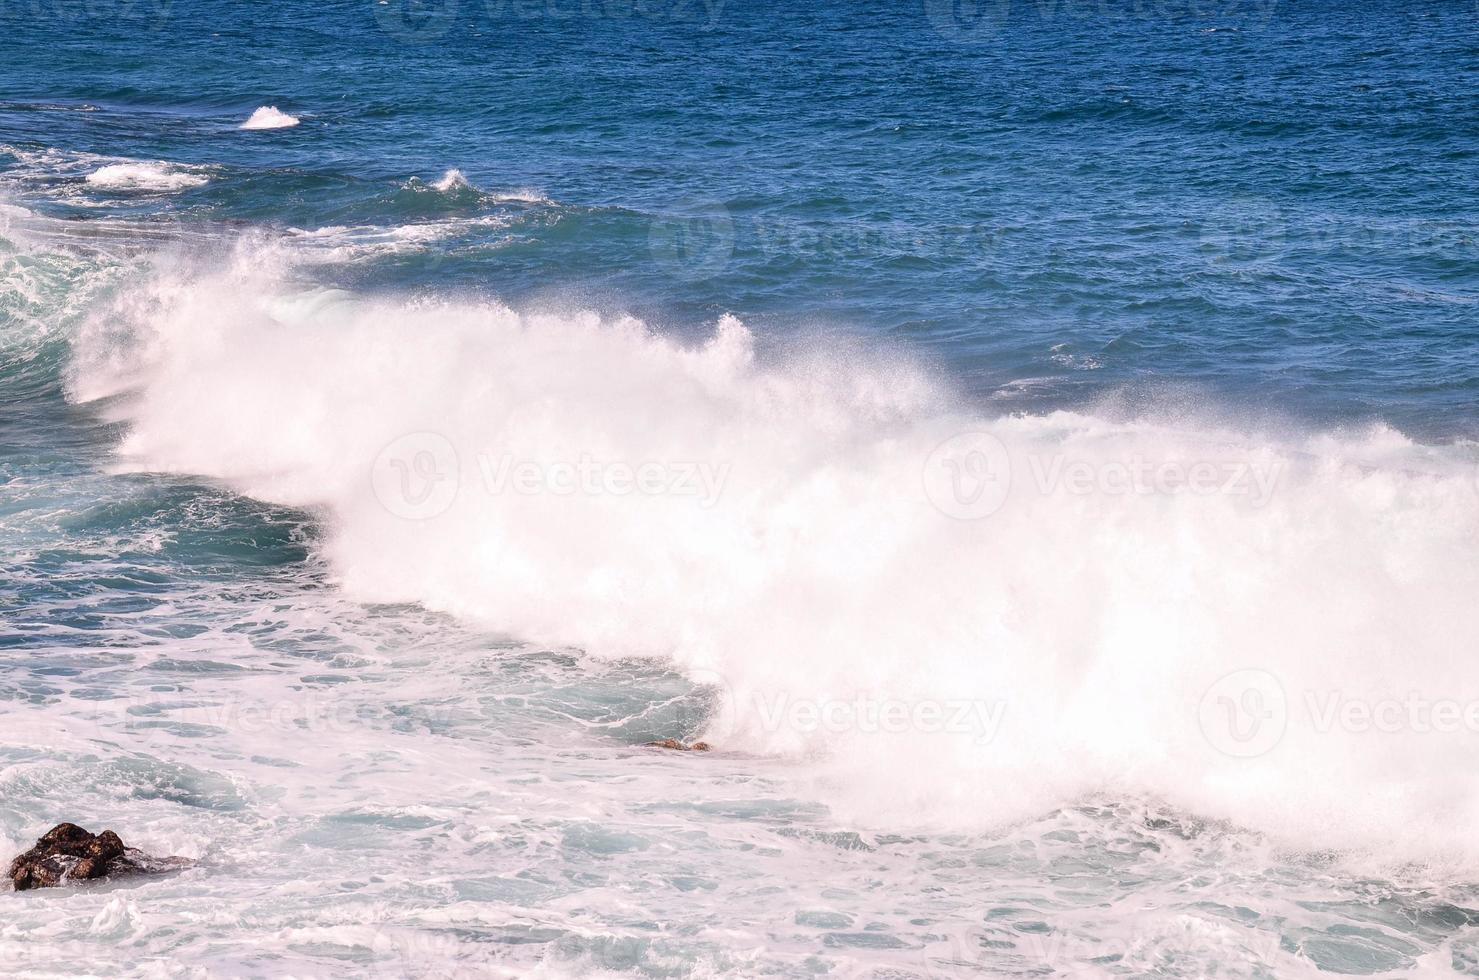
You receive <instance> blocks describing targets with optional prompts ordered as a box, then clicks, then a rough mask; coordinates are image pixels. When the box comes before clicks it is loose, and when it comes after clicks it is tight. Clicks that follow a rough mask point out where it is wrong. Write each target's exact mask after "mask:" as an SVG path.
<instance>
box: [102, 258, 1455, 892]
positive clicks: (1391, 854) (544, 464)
mask: <svg viewBox="0 0 1479 980" xmlns="http://www.w3.org/2000/svg"><path fill="white" fill-rule="evenodd" d="M284 255H285V253H284V252H282V251H281V250H280V249H272V248H266V247H263V246H261V245H244V246H242V248H241V250H240V251H239V253H238V254H237V256H236V260H235V261H234V262H231V263H228V265H227V268H226V269H225V270H224V271H218V272H215V273H212V274H209V275H196V274H193V273H187V272H186V271H183V270H179V269H173V268H170V267H168V266H164V267H162V268H161V269H160V270H159V273H158V275H157V276H155V277H153V278H152V279H150V280H149V281H148V282H147V283H144V284H141V285H140V286H139V287H138V288H137V290H135V291H133V292H129V293H125V294H123V295H121V296H120V297H119V299H118V301H117V303H116V304H115V305H113V306H111V307H109V308H108V309H106V310H101V311H99V313H98V315H97V317H96V319H95V322H94V323H93V325H92V327H91V328H90V329H88V330H85V331H84V332H83V333H82V334H81V336H80V337H79V338H78V339H77V342H76V345H75V352H76V371H75V378H74V383H73V390H74V394H75V396H76V397H77V398H79V399H83V400H86V399H91V398H96V397H100V396H103V395H110V394H116V393H119V392H125V391H131V392H133V397H132V399H131V400H127V401H125V402H124V403H123V407H122V409H121V410H122V411H123V412H124V413H125V415H126V417H127V419H128V420H129V421H130V423H131V427H130V430H129V433H128V436H127V438H126V439H125V440H124V441H123V444H122V446H121V450H120V466H122V467H124V468H128V469H137V470H155V471H170V472H188V473H198V474H206V475H209V476H211V477H214V478H217V479H221V480H225V481H228V482H229V483H230V484H231V485H233V486H235V487H237V488H239V489H240V490H241V491H242V492H244V493H247V494H250V495H253V496H257V497H260V498H263V499H266V500H271V501H276V502H281V503H285V504H290V505H296V506H304V507H314V508H319V509H321V511H322V512H323V513H324V514H326V515H327V519H326V521H325V527H326V538H325V540H324V543H323V545H322V549H323V553H324V555H325V557H326V558H327V559H328V560H329V562H330V564H331V567H332V568H333V569H334V571H335V575H336V577H337V579H338V581H339V582H340V583H341V584H342V586H343V587H344V588H345V589H346V590H348V592H349V593H350V594H351V595H353V596H356V597H359V598H362V599H366V600H374V601H382V602H405V601H411V602H421V603H424V604H426V605H427V606H429V607H431V608H433V609H437V610H445V611H448V612H451V613H453V614H456V615H457V616H459V617H463V618H465V619H467V620H469V621H472V622H476V623H479V624H486V625H489V626H492V627H495V628H497V629H499V630H505V631H509V632H511V633H514V634H517V635H521V636H524V637H528V638H532V639H537V640H539V641H541V642H548V643H559V644H570V645H576V646H579V647H583V648H585V649H586V650H588V651H590V652H591V653H593V654H595V655H598V656H601V657H624V656H632V655H650V656H660V657H670V658H672V659H673V660H674V661H675V662H677V663H678V664H680V665H682V666H683V667H684V668H685V669H686V670H688V671H690V672H691V673H692V675H693V676H694V677H695V678H696V679H699V680H701V681H704V682H707V683H712V684H713V685H714V686H715V687H716V689H717V690H718V691H720V692H721V693H722V694H723V696H724V699H725V700H724V705H723V708H722V709H721V710H720V711H719V713H718V715H717V716H716V717H715V718H714V719H713V720H712V723H711V724H710V727H709V731H708V733H707V734H708V737H709V738H710V739H711V740H712V741H714V742H716V743H717V744H719V745H720V746H721V747H722V748H724V749H729V750H744V751H748V752H757V753H766V754H772V755H776V756H780V757H783V758H790V759H794V760H796V764H795V765H794V766H792V767H791V768H790V772H791V773H792V775H793V776H794V778H795V780H796V782H797V784H798V786H799V787H801V788H803V789H804V790H805V791H806V792H808V793H811V794H813V795H815V796H816V797H817V798H820V799H823V800H825V801H826V802H828V803H829V804H830V805H831V806H832V807H833V809H834V812H837V813H838V814H840V815H842V817H843V818H845V819H846V818H850V819H854V820H857V821H859V822H863V823H877V824H881V825H886V826H891V827H898V826H906V825H911V824H918V823H933V824H941V825H947V826H951V827H973V828H974V827H986V826H1000V825H1002V824H1004V823H1008V822H1012V821H1016V820H1020V819H1023V818H1025V817H1028V816H1031V815H1034V814H1038V813H1043V812H1046V811H1048V810H1049V809H1051V808H1053V807H1055V806H1058V805H1061V804H1064V803H1067V802H1071V801H1075V800H1082V799H1086V798H1094V797H1096V796H1097V795H1101V794H1109V795H1111V796H1113V797H1130V798H1148V799H1153V800H1164V801H1168V802H1170V803H1172V804H1174V805H1176V806H1178V807H1181V808H1184V809H1186V810H1189V811H1190V812H1193V813H1197V814H1200V815H1202V816H1205V817H1211V818H1223V819H1227V820H1231V821H1234V822H1236V823H1238V824H1242V825H1244V826H1248V827H1252V828H1256V829H1259V830H1263V831H1267V832H1269V833H1271V834H1272V835H1273V836H1274V839H1275V840H1278V841H1281V842H1285V843H1290V844H1293V845H1296V846H1302V847H1319V848H1323V847H1333V848H1349V849H1352V850H1353V853H1357V854H1361V853H1364V854H1368V855H1372V856H1373V857H1374V859H1377V860H1381V861H1403V860H1419V859H1429V860H1434V861H1438V862H1444V863H1449V864H1457V865H1461V866H1464V867H1467V868H1471V869H1472V868H1475V867H1479V843H1476V841H1475V837H1474V834H1473V832H1472V828H1473V827H1474V826H1475V825H1476V823H1479V776H1475V775H1474V773H1475V771H1476V765H1475V763H1476V762H1479V738H1476V735H1475V733H1474V732H1471V731H1468V730H1466V729H1464V727H1463V725H1464V724H1465V721H1464V719H1465V718H1467V717H1468V715H1466V714H1464V712H1465V711H1467V710H1469V706H1471V705H1475V704H1479V678H1476V676H1475V673H1474V671H1473V669H1472V646H1473V637H1474V636H1475V635H1479V606H1476V604H1475V603H1474V601H1473V599H1474V596H1475V595H1479V560H1476V558H1479V547H1476V542H1479V484H1476V481H1475V479H1474V470H1473V466H1472V464H1473V461H1474V459H1473V453H1472V447H1468V448H1466V447H1449V448H1436V449H1435V448H1430V447H1423V446H1420V445H1416V444H1414V443H1412V442H1411V441H1409V440H1408V439H1406V438H1405V437H1403V436H1402V435H1400V434H1399V433H1396V432H1394V431H1391V430H1389V429H1383V428H1376V429H1373V430H1369V431H1361V432H1348V433H1333V434H1325V435H1319V436H1301V435H1295V434H1287V435H1283V436H1279V435H1274V434H1268V433H1264V434H1259V435H1257V436H1256V437H1255V436H1253V435H1250V434H1248V433H1243V432H1239V431H1233V430H1224V429H1219V428H1216V427H1212V426H1205V425H1203V426H1198V425H1196V424H1193V423H1191V422H1189V421H1188V420H1186V419H1185V418H1181V419H1177V420H1175V422H1174V424H1172V422H1170V421H1167V420H1161V421H1154V420H1137V421H1112V420H1110V419H1108V418H1103V417H1098V416H1095V415H1093V414H1079V413H1068V412H1061V413H1056V414H1053V415H1049V416H1042V417H1014V418H987V417H983V416H982V415H980V414H979V413H977V412H976V411H974V410H972V409H971V408H970V407H968V406H966V405H964V404H963V403H961V402H960V401H959V400H958V399H956V398H955V397H954V396H952V394H951V393H950V392H949V391H948V390H946V389H945V388H943V387H942V386H940V385H939V384H937V383H936V382H935V381H933V380H932V379H931V377H930V376H929V374H928V373H927V372H924V371H922V370H920V369H918V368H917V367H916V366H913V365H911V364H910V363H908V362H907V361H906V360H901V359H898V358H894V357H885V356H879V355H875V354H868V353H865V352H864V351H863V350H861V349H858V348H854V347H850V346H848V345H845V344H838V343H836V342H830V341H829V342H827V343H821V344H816V345H812V346H807V345H797V346H794V347H792V348H790V349H787V350H776V351H765V350H760V349H757V342H756V338H755V337H754V336H752V334H751V332H750V331H749V330H748V329H746V327H745V326H744V325H743V324H742V323H740V322H739V321H738V320H735V319H733V318H728V317H726V318H724V319H723V320H721V321H720V322H719V323H718V324H717V326H716V328H715V329H714V332H713V334H712V336H711V337H710V338H709V339H708V340H707V341H706V342H705V343H703V344H701V345H699V346H696V347H690V346H685V345H682V344H679V343H676V342H674V341H672V340H670V339H667V338H664V337H662V336H659V335H657V334H655V333H654V332H653V331H651V330H650V329H648V328H647V327H646V326H645V325H643V324H642V323H640V322H638V321H635V320H632V319H615V320H612V319H603V318H601V317H599V316H597V315H595V314H590V313H584V314H568V313H541V312H537V311H532V312H525V313H519V312H515V311H512V310H509V309H506V308H503V307H500V306H497V305H493V304H479V303H474V302H470V301H450V300H449V301H446V302H425V301H423V302H411V301H400V300H395V299H384V298H381V299H368V298H361V297H356V296H353V295H350V294H346V293H343V292H334V291H321V290H320V291H306V292H305V291H303V290H302V288H301V287H293V286H290V285H288V283H289V282H290V281H291V280H292V276H291V275H290V274H289V270H287V269H285V268H284V265H283V263H284V262H285V261H287V260H286V259H285V257H284ZM120 331H122V332H123V333H124V334H126V335H127V337H128V340H127V342H126V343H125V342H121V341H120ZM941 447H944V448H943V449H942V448H941ZM648 464H655V466H656V469H650V468H649V470H648V471H647V473H648V476H651V477H652V480H651V481H649V482H647V483H639V488H637V489H634V488H633V484H632V481H631V480H630V479H629V480H627V481H626V482H622V481H620V480H614V481H613V480H611V479H610V477H611V475H612V474H613V473H615V472H617V471H618V469H619V468H620V467H623V466H624V467H627V468H628V473H627V475H628V476H629V477H630V476H632V475H633V474H636V473H640V472H641V468H642V467H643V466H644V465H648ZM942 464H943V465H942ZM581 467H587V468H591V467H594V470H595V472H596V473H597V476H596V478H595V480H594V482H588V481H586V480H585V479H584V476H583V474H582V470H581ZM679 468H683V469H684V471H685V472H688V471H690V470H691V471H692V472H693V473H695V474H699V475H700V476H699V477H696V479H698V480H699V482H698V484H697V485H698V486H699V488H700V489H699V490H695V491H693V492H687V491H685V490H684V489H683V488H680V487H678V486H677V485H676V482H675V480H674V479H673V477H674V474H675V472H676V471H677V470H678V469H679ZM557 473H558V474H562V476H561V477H560V479H555V478H554V476H553V475H554V474H557ZM703 473H707V474H708V477H709V478H702V477H701V474H703ZM1197 473H1201V474H1202V476H1203V477H1207V478H1208V479H1207V480H1206V481H1205V482H1204V481H1202V479H1201V478H1200V477H1197V476H1195V474H1197ZM500 474H501V475H500ZM1235 474H1241V482H1239V481H1237V480H1234V479H1232V477H1233V476H1234V475H1235ZM992 476H994V477H998V478H1003V477H1007V479H1005V480H1000V479H999V482H998V483H996V484H992V485H989V486H988V485H987V482H988V480H989V478H990V477H992ZM526 477H527V479H525V478H526ZM567 478H568V479H567ZM978 478H986V479H978ZM638 479H639V481H640V479H641V478H640V477H639V478H638ZM952 479H953V480H954V481H955V482H953V483H952V482H951V481H952ZM972 480H976V481H977V484H978V485H973V484H971V482H970V481H972ZM962 481H964V482H962ZM623 487H625V489H622V488H623ZM642 487H645V489H643V488H642ZM705 488H707V489H705ZM709 490H712V491H713V492H708V491H709ZM983 493H984V494H985V496H984V497H983V496H982V494H983ZM993 495H995V496H993ZM982 500H985V501H986V502H987V503H988V504H999V506H996V507H994V508H988V509H989V510H990V512H989V513H981V511H982V510H983V508H982V506H981V501H982ZM428 502H429V504H428ZM1438 703H1442V704H1443V705H1449V704H1451V705H1453V706H1455V708H1454V709H1453V710H1456V711H1458V715H1457V716H1456V717H1457V718H1458V721H1457V722H1454V721H1453V720H1452V719H1451V718H1450V709H1449V708H1447V707H1444V708H1442V709H1441V711H1442V715H1443V718H1444V719H1446V720H1445V722H1444V727H1443V730H1436V729H1435V728H1434V725H1433V724H1432V721H1433V719H1434V718H1436V717H1437V714H1436V713H1435V711H1434V707H1433V706H1434V705H1435V704H1438ZM1414 704H1415V705H1417V706H1416V707H1411V706H1412V705H1414ZM1423 704H1426V705H1427V707H1423ZM1351 705H1355V706H1356V707H1354V708H1352V707H1350V706H1351ZM1404 705H1407V706H1408V707H1404ZM1363 711H1364V712H1365V718H1366V722H1365V723H1363V721H1362V717H1363V714H1362V713H1363ZM1419 716H1421V717H1419ZM1373 717H1374V718H1375V719H1376V722H1375V723H1374V724H1372V723H1371V719H1372V718H1373ZM1455 726H1457V727H1455Z"/></svg>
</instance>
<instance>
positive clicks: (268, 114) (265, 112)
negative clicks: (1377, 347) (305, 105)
mask: <svg viewBox="0 0 1479 980" xmlns="http://www.w3.org/2000/svg"><path fill="white" fill-rule="evenodd" d="M300 122H302V120H301V119H299V118H298V117H297V116H290V115H288V114H287V113H286V112H283V111H282V110H281V109H279V108H278V107H277V106H275V105H264V106H259V107H258V108H257V109H256V110H255V111H253V112H252V114H251V115H250V116H249V117H248V118H247V120H246V122H244V123H242V124H241V126H240V127H238V128H240V129H289V128H291V127H293V126H296V125H298V124H299V123H300Z"/></svg>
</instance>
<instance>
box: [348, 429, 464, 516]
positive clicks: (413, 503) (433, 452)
mask: <svg viewBox="0 0 1479 980" xmlns="http://www.w3.org/2000/svg"><path fill="white" fill-rule="evenodd" d="M459 477H460V470H459V463H458V459H457V450H456V449H455V448H454V447H453V446H452V443H451V441H450V440H448V439H447V437H446V436H442V435H438V434H437V433H435V432H412V433H410V434H409V435H404V436H401V437H400V438H399V439H397V440H395V441H394V442H392V443H391V444H390V445H388V446H386V447H385V448H384V449H382V450H380V455H378V456H376V457H375V464H374V466H373V467H372V468H371V471H370V483H371V486H372V487H373V488H374V490H375V496H376V498H377V499H378V500H379V501H380V503H381V505H382V506H384V508H385V509H386V510H388V511H390V512H391V513H392V514H394V515H395V516H396V517H401V518H405V519H406V520H408V521H424V520H429V519H430V518H433V517H436V516H438V515H440V514H443V513H445V512H446V510H447V508H448V507H451V506H452V502H453V501H454V500H456V499H457V487H458V482H459Z"/></svg>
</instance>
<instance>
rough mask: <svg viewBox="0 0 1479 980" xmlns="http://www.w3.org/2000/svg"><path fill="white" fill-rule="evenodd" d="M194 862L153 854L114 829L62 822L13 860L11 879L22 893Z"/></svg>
mask: <svg viewBox="0 0 1479 980" xmlns="http://www.w3.org/2000/svg"><path fill="white" fill-rule="evenodd" d="M190 864H191V862H190V860H189V859H188V858H181V857H165V858H158V857H151V856H150V855H148V854H145V853H144V852H143V851H141V850H139V849H138V848H136V847H129V846H127V845H125V844H124V843H123V841H122V840H121V839H119V837H118V835H117V834H115V833H113V831H111V830H105V831H103V832H102V833H101V834H89V833H88V832H87V831H85V830H83V829H82V828H81V827H79V826H77V825H76V824H72V823H59V824H57V825H56V826H55V827H53V828H51V829H50V830H48V831H47V832H46V833H45V834H42V835H41V837H40V839H39V840H37V841H36V846H35V847H32V848H31V849H30V850H29V851H26V852H25V853H24V854H19V855H16V857H15V860H13V861H11V862H10V880H11V883H12V884H14V886H15V890H16V891H18V892H23V891H26V890H27V889H30V888H51V887H54V886H56V885H62V884H65V883H67V882H69V881H87V880H91V879H96V878H118V877H123V876H125V875H141V874H162V873H164V872H166V871H178V870H180V869H182V868H187V867H189V866H190Z"/></svg>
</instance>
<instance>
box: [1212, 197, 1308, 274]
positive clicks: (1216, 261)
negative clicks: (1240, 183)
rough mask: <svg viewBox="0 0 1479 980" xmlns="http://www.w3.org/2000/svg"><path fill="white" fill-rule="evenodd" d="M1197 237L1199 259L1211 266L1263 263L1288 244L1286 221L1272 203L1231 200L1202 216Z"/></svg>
mask: <svg viewBox="0 0 1479 980" xmlns="http://www.w3.org/2000/svg"><path fill="white" fill-rule="evenodd" d="M1197 237H1198V240H1199V241H1198V248H1199V250H1200V251H1201V254H1202V256H1203V257H1204V258H1205V259H1206V260H1207V261H1208V262H1210V263H1212V264H1213V265H1247V264H1250V263H1254V262H1267V261H1271V260H1273V259H1275V258H1276V257H1277V256H1278V254H1279V252H1280V251H1282V250H1283V248H1284V245H1285V243H1286V242H1287V241H1288V238H1289V222H1288V219H1287V218H1286V217H1285V214H1284V209H1283V208H1281V207H1280V206H1279V205H1278V204H1276V203H1274V202H1273V201H1267V200H1258V199H1252V200H1244V201H1234V202H1232V203H1231V204H1230V205H1228V206H1225V207H1222V208H1219V209H1217V210H1216V211H1213V212H1211V213H1208V214H1206V215H1203V217H1202V222H1201V225H1200V226H1199V227H1198V229H1197Z"/></svg>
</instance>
